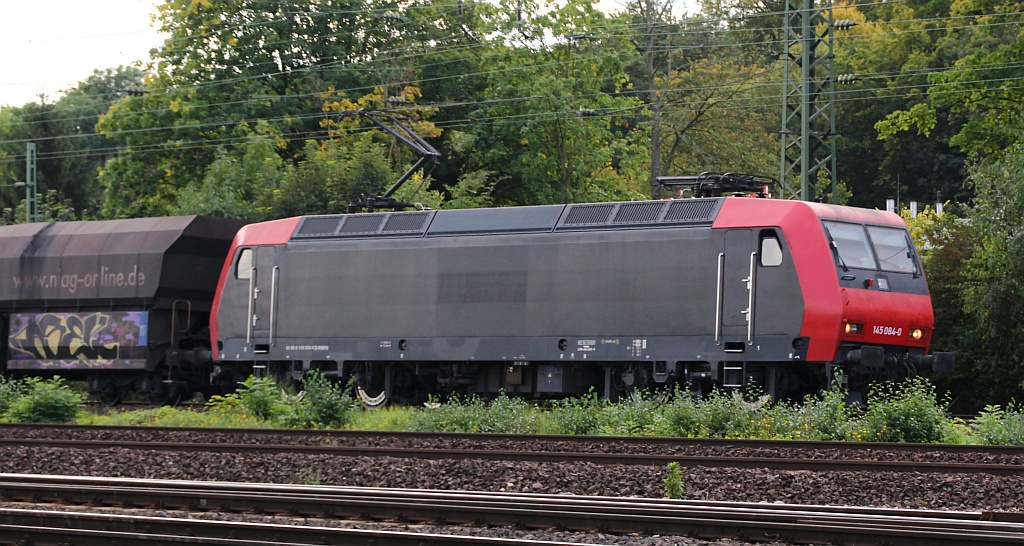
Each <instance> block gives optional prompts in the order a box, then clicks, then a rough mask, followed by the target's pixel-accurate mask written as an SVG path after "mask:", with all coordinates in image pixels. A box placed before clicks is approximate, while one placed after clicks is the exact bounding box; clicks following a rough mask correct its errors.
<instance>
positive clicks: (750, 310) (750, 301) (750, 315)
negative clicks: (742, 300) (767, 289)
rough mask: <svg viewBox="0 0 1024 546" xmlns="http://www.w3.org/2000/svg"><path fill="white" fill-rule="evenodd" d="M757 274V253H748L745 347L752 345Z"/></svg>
mask: <svg viewBox="0 0 1024 546" xmlns="http://www.w3.org/2000/svg"><path fill="white" fill-rule="evenodd" d="M756 274H757V252H751V253H750V275H749V276H748V277H747V282H749V283H750V288H749V290H748V291H747V292H748V293H747V345H753V344H754V286H755V284H756V283H755V279H756Z"/></svg>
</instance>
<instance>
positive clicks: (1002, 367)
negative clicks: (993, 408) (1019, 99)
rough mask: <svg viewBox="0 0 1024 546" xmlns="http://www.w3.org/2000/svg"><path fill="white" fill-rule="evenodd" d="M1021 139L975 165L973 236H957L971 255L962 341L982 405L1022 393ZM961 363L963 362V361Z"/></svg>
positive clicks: (970, 213) (1023, 260) (1023, 196)
mask: <svg viewBox="0 0 1024 546" xmlns="http://www.w3.org/2000/svg"><path fill="white" fill-rule="evenodd" d="M1022 177H1024V143H1017V144H1014V145H1013V146H1011V147H1010V148H1009V149H1007V150H1006V151H1005V152H1003V153H1001V154H999V159H998V160H991V161H987V162H984V163H982V164H979V165H977V166H976V167H975V168H974V169H973V174H972V177H971V180H972V183H973V187H974V191H975V192H976V198H975V204H974V206H973V207H971V208H970V209H969V211H968V213H967V219H968V222H969V225H970V231H968V233H969V234H972V235H973V240H971V239H969V240H966V241H958V243H959V244H963V245H964V246H965V247H967V248H972V249H973V252H972V253H971V254H969V255H968V256H967V259H966V260H965V262H964V269H963V272H962V275H963V282H962V284H961V286H960V288H961V291H962V294H963V296H962V297H963V309H964V314H965V315H966V320H965V325H964V335H963V336H962V337H960V338H958V339H957V341H958V342H959V343H960V349H961V350H963V351H965V352H967V354H968V355H969V357H968V358H966V359H965V358H960V362H961V363H963V364H964V365H966V366H967V370H970V372H969V373H966V372H965V375H969V376H970V377H971V378H972V382H973V383H974V384H975V385H977V388H976V393H977V396H978V397H979V398H982V399H983V400H984V403H985V404H993V403H998V404H1007V403H1009V402H1010V401H1011V400H1014V399H1016V400H1020V399H1021V398H1022V396H1024V360H1022V358H1021V353H1020V340H1021V339H1022V337H1024V222H1022V220H1021V218H1024V185H1022V184H1021V183H1020V180H1021V179H1022ZM958 365H959V364H958Z"/></svg>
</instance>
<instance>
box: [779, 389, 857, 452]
mask: <svg viewBox="0 0 1024 546" xmlns="http://www.w3.org/2000/svg"><path fill="white" fill-rule="evenodd" d="M846 394H847V391H846V389H845V388H843V387H841V386H839V384H838V383H836V384H834V385H833V387H832V388H830V389H829V390H827V391H824V392H822V393H821V394H819V395H812V396H808V397H807V398H805V399H804V404H803V405H802V406H800V407H799V408H797V421H796V422H795V423H794V425H795V426H794V427H793V436H792V438H793V439H800V440H825V441H840V440H845V439H847V434H848V433H849V423H850V420H851V419H853V417H854V415H855V414H856V410H855V409H854V408H851V407H850V406H849V405H847V403H846V400H845V399H846Z"/></svg>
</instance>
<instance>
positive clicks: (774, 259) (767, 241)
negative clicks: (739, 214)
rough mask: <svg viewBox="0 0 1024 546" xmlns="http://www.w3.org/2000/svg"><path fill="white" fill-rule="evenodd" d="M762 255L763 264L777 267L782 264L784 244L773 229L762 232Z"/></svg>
mask: <svg viewBox="0 0 1024 546" xmlns="http://www.w3.org/2000/svg"><path fill="white" fill-rule="evenodd" d="M759 246H760V247H761V248H760V252H759V254H760V256H761V265H763V266H766V267H775V266H780V265H782V244H781V243H780V242H779V236H778V235H776V234H775V233H774V232H772V231H762V232H761V244H760V245H759Z"/></svg>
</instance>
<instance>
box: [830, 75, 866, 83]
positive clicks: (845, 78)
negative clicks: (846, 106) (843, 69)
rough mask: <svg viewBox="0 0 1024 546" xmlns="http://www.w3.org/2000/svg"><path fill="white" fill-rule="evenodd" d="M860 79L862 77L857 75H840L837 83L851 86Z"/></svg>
mask: <svg viewBox="0 0 1024 546" xmlns="http://www.w3.org/2000/svg"><path fill="white" fill-rule="evenodd" d="M859 79H860V76H858V75H856V74H840V75H838V76H836V83H839V84H850V83H853V82H855V81H857V80H859Z"/></svg>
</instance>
